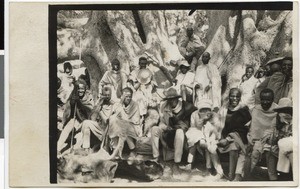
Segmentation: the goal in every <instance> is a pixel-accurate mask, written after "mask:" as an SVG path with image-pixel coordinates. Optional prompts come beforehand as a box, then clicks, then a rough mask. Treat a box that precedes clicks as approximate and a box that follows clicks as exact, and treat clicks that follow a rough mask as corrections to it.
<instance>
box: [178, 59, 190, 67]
mask: <svg viewBox="0 0 300 189" xmlns="http://www.w3.org/2000/svg"><path fill="white" fill-rule="evenodd" d="M178 66H179V67H180V66H185V67H190V66H191V65H190V64H189V63H188V61H186V60H179V61H178Z"/></svg>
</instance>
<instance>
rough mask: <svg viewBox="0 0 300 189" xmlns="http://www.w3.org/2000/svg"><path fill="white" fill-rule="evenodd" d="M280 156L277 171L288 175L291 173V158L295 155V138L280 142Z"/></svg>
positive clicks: (287, 138) (286, 138) (283, 139)
mask: <svg viewBox="0 0 300 189" xmlns="http://www.w3.org/2000/svg"><path fill="white" fill-rule="evenodd" d="M278 147H279V154H278V163H277V170H278V171H281V172H284V173H288V172H289V171H290V165H291V163H292V162H291V161H290V160H292V158H289V156H290V155H292V153H293V137H292V136H290V137H285V138H282V139H280V140H279V141H278Z"/></svg>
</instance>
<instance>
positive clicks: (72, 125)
mask: <svg viewBox="0 0 300 189" xmlns="http://www.w3.org/2000/svg"><path fill="white" fill-rule="evenodd" d="M86 88H87V84H86V83H85V81H83V80H78V81H77V82H76V83H75V87H74V90H73V92H72V94H71V97H70V98H69V100H68V101H67V103H66V108H65V111H64V114H63V119H62V123H60V125H59V126H58V128H63V129H62V132H61V134H60V136H59V139H58V141H57V151H58V153H61V151H62V150H63V148H64V147H65V146H66V145H67V144H66V143H65V142H66V140H67V138H68V136H69V134H70V133H71V132H72V130H73V129H75V131H80V129H81V123H82V122H83V121H84V120H86V119H88V118H89V116H90V113H91V111H92V108H93V106H94V100H93V97H92V94H91V93H89V92H87V90H86ZM74 136H75V135H74ZM74 136H72V137H74ZM71 140H73V138H72V139H71ZM72 145H73V144H71V146H72Z"/></svg>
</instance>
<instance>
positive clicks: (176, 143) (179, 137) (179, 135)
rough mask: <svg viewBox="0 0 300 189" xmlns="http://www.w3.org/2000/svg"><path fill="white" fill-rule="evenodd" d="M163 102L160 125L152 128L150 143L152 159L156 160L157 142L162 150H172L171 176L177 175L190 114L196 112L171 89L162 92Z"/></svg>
mask: <svg viewBox="0 0 300 189" xmlns="http://www.w3.org/2000/svg"><path fill="white" fill-rule="evenodd" d="M164 95H165V96H166V97H165V100H166V101H165V102H164V103H163V104H162V105H161V107H160V123H159V125H158V126H154V127H152V131H151V141H152V150H153V157H154V158H155V159H156V160H158V157H159V140H160V141H161V143H162V145H163V148H165V149H168V148H174V150H175V154H174V162H175V165H174V168H173V175H178V174H180V173H179V165H178V164H179V163H180V162H181V158H182V153H183V146H184V139H185V132H186V131H187V130H188V128H189V127H190V120H191V114H192V113H193V112H194V111H195V110H197V108H196V107H195V106H194V105H193V104H192V103H188V102H185V101H183V100H182V99H180V97H181V96H180V94H179V93H178V92H177V90H176V89H175V88H173V87H171V88H169V89H167V90H165V91H164Z"/></svg>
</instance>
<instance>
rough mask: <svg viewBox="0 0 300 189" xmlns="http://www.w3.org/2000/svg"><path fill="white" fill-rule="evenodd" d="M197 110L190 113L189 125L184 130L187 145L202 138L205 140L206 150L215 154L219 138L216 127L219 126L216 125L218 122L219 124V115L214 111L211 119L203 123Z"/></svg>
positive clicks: (192, 144) (193, 143) (191, 144)
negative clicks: (185, 130)
mask: <svg viewBox="0 0 300 189" xmlns="http://www.w3.org/2000/svg"><path fill="white" fill-rule="evenodd" d="M198 112H199V111H195V112H193V113H192V115H191V127H190V128H189V129H188V131H187V132H186V137H187V142H188V146H189V147H191V146H194V145H195V144H196V143H197V142H198V141H200V140H202V139H203V140H205V141H206V144H207V149H208V151H209V152H210V153H213V154H215V153H216V149H217V143H218V139H219V138H217V137H218V135H217V129H216V128H218V127H220V126H218V124H220V120H219V117H218V115H217V114H216V113H213V117H212V119H211V120H209V121H207V122H206V123H205V124H204V122H203V119H201V118H200V116H199V113H198ZM215 125H217V126H215Z"/></svg>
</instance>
